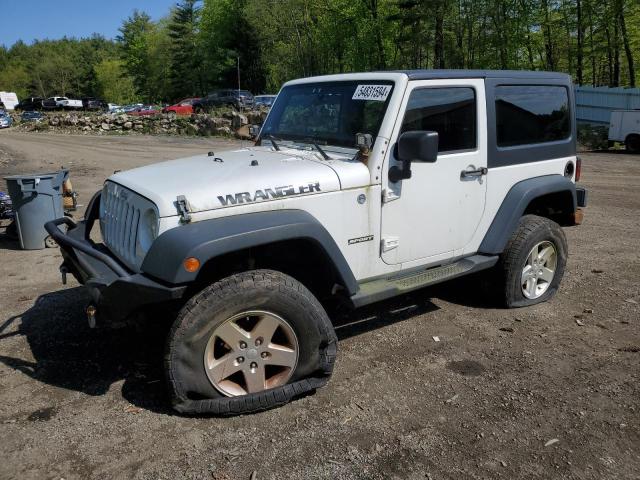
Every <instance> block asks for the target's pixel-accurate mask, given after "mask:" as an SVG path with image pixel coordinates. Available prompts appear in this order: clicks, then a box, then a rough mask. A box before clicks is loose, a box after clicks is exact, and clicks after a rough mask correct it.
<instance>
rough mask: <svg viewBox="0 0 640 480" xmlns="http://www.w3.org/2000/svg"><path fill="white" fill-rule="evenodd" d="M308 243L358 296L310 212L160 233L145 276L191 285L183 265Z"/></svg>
mask: <svg viewBox="0 0 640 480" xmlns="http://www.w3.org/2000/svg"><path fill="white" fill-rule="evenodd" d="M297 239H302V240H310V241H312V242H314V243H315V244H316V245H318V246H319V247H320V248H321V249H322V250H323V251H324V253H325V254H326V256H327V259H328V261H331V262H333V265H334V267H335V269H336V271H337V272H338V275H339V277H340V279H341V280H342V284H343V285H344V287H345V288H346V290H347V292H348V293H349V295H353V294H355V293H356V292H357V291H358V282H357V281H356V279H355V277H354V275H353V272H352V271H351V268H350V267H349V264H348V263H347V261H346V259H345V258H344V255H343V254H342V252H341V251H340V249H339V248H338V245H337V244H336V242H335V241H334V239H333V237H332V236H331V235H330V234H329V232H327V230H326V229H325V228H324V227H323V226H322V224H321V223H320V222H319V221H318V220H317V219H316V218H315V217H314V216H313V215H311V214H310V213H308V212H305V211H303V210H276V211H268V212H256V213H245V214H241V215H232V216H227V217H221V218H213V219H209V220H202V221H198V222H193V223H188V224H186V225H181V226H179V227H176V228H172V229H170V230H167V231H166V232H164V233H162V234H161V235H160V236H159V237H158V238H157V239H156V240H155V241H154V242H153V244H152V245H151V248H150V249H149V252H148V253H147V255H146V257H145V259H144V261H143V262H142V268H141V270H142V272H144V273H146V274H148V275H150V276H152V277H154V278H157V279H159V280H162V281H164V282H167V283H170V284H184V283H190V282H193V281H194V280H195V279H196V277H197V275H198V272H193V273H190V272H187V271H186V270H185V269H184V267H183V266H182V262H183V261H184V260H185V259H186V258H189V257H195V258H197V259H198V260H199V261H200V264H201V265H204V264H205V263H206V262H207V261H209V260H211V259H213V258H216V257H219V256H221V255H224V254H227V253H232V252H236V251H240V250H245V249H247V248H251V247H258V246H261V245H267V244H270V243H275V242H279V241H284V240H297Z"/></svg>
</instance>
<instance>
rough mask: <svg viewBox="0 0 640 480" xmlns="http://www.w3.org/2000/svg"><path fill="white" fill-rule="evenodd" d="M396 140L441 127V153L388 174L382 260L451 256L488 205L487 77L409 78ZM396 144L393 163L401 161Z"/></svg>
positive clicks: (430, 259)
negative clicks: (393, 177) (407, 174)
mask: <svg viewBox="0 0 640 480" xmlns="http://www.w3.org/2000/svg"><path fill="white" fill-rule="evenodd" d="M400 111H401V114H400V116H399V118H398V121H397V122H396V126H395V128H394V132H393V136H392V139H391V140H392V141H391V145H394V144H396V142H397V141H398V138H399V136H400V135H401V134H402V133H403V132H406V131H415V130H426V131H435V132H438V142H439V143H438V158H437V160H436V161H435V162H433V163H426V162H419V161H414V162H412V164H411V172H412V175H411V178H408V179H403V180H399V181H397V182H395V183H393V182H391V181H389V180H387V184H386V185H385V186H384V187H385V195H384V201H383V206H382V225H381V232H382V245H381V256H382V260H383V261H384V262H385V263H387V264H391V265H395V264H403V268H405V267H411V266H412V264H413V265H416V266H417V265H424V264H430V263H438V262H441V261H445V260H447V259H450V258H452V257H455V256H457V255H460V254H461V253H462V251H463V249H464V247H465V246H466V245H467V244H468V243H469V242H470V241H471V238H472V237H473V234H474V232H475V230H476V228H477V227H478V225H479V223H480V220H481V218H482V215H483V213H484V206H485V194H486V186H487V182H486V167H487V155H486V152H487V132H486V101H485V94H484V81H483V80H481V79H477V80H470V79H460V80H426V81H415V82H410V83H409V86H408V89H407V93H406V94H405V97H404V100H403V106H402V108H401V110H400ZM396 152H397V148H392V149H390V153H389V160H390V161H389V162H388V163H389V165H390V166H392V165H399V166H400V167H402V165H401V164H399V162H398V160H397V159H396V157H395V153H396Z"/></svg>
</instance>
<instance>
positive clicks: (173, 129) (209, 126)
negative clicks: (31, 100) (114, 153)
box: [14, 110, 267, 138]
mask: <svg viewBox="0 0 640 480" xmlns="http://www.w3.org/2000/svg"><path fill="white" fill-rule="evenodd" d="M266 117H267V111H266V110H254V111H249V112H242V113H240V112H237V111H235V110H226V111H217V112H215V113H214V114H208V113H203V114H194V115H190V116H176V115H173V114H164V113H162V114H157V115H145V116H136V115H128V114H126V113H121V114H108V113H65V112H54V113H44V118H43V119H42V120H40V121H28V122H22V121H21V120H20V116H19V115H15V116H14V120H15V121H16V122H15V123H14V125H15V127H16V128H18V129H21V130H25V131H59V132H61V133H85V134H88V133H91V134H98V135H102V134H112V135H113V134H115V135H117V134H128V133H144V134H151V135H160V134H165V135H200V136H209V135H219V136H232V135H234V136H236V137H238V138H246V137H247V135H248V131H249V129H248V125H261V124H262V123H263V122H264V119H265V118H266Z"/></svg>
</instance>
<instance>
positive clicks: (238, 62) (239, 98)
mask: <svg viewBox="0 0 640 480" xmlns="http://www.w3.org/2000/svg"><path fill="white" fill-rule="evenodd" d="M238 102H239V105H240V111H242V103H241V102H240V57H238Z"/></svg>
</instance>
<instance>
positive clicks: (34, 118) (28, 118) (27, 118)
mask: <svg viewBox="0 0 640 480" xmlns="http://www.w3.org/2000/svg"><path fill="white" fill-rule="evenodd" d="M43 118H44V115H43V114H42V113H41V112H38V111H37V110H25V111H24V112H22V115H20V120H22V121H23V122H39V121H40V120H42V119H43Z"/></svg>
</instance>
